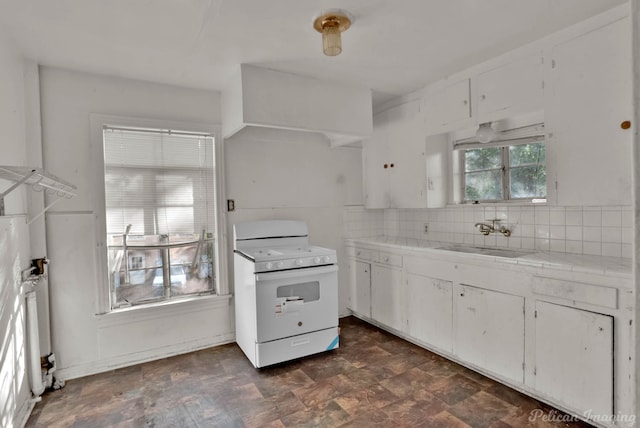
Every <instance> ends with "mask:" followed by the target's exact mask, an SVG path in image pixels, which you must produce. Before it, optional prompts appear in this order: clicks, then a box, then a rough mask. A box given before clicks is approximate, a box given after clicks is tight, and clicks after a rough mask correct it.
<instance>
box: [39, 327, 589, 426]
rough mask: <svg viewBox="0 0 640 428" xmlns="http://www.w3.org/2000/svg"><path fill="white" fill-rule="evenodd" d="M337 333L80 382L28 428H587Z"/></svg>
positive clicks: (451, 371) (424, 355)
mask: <svg viewBox="0 0 640 428" xmlns="http://www.w3.org/2000/svg"><path fill="white" fill-rule="evenodd" d="M340 325H341V328H342V329H341V330H342V331H341V341H340V348H339V349H337V350H334V351H331V352H328V353H323V354H318V355H315V356H311V357H307V358H303V359H300V360H295V361H291V362H288V363H283V364H279V365H276V366H273V367H268V368H264V369H260V370H256V369H255V368H253V366H252V365H251V363H249V361H248V360H247V359H246V358H245V356H244V354H243V353H242V351H241V350H240V348H238V346H237V345H236V344H229V345H223V346H218V347H215V348H210V349H205V350H202V351H197V352H192V353H189V354H185V355H179V356H176V357H171V358H165V359H162V360H158V361H153V362H149V363H144V364H139V365H136V366H132V367H127V368H123V369H118V370H113V371H110V372H106V373H101V374H98V375H94V376H88V377H85V378H81V379H74V380H71V381H69V382H67V385H66V386H65V388H64V389H62V390H59V391H54V392H50V393H47V394H45V395H44V396H43V398H42V401H41V402H40V403H38V404H37V405H36V407H35V409H34V411H33V413H32V414H31V417H30V419H29V421H28V423H27V425H26V426H27V427H144V426H147V427H338V426H342V427H367V428H369V427H495V428H502V427H547V426H551V427H587V426H589V425H587V424H585V423H582V422H578V421H569V422H566V417H567V415H564V414H562V413H560V412H558V411H557V410H554V409H553V408H551V407H549V406H546V405H544V404H541V403H540V402H538V401H536V400H534V399H532V398H529V397H527V396H525V395H522V394H520V393H518V392H516V391H514V390H512V389H510V388H507V387H506V386H503V385H501V384H499V383H496V382H494V381H492V380H490V379H488V378H486V377H484V376H481V375H479V374H477V373H475V372H473V371H471V370H468V369H466V368H464V367H462V366H460V365H458V364H455V363H453V362H451V361H448V360H446V359H444V358H442V357H440V356H438V355H436V354H433V353H431V352H429V351H426V350H424V349H422V348H419V347H417V346H415V345H413V344H411V343H409V342H406V341H404V340H402V339H399V338H397V337H395V336H393V335H391V334H388V333H386V332H384V331H382V330H380V329H378V328H376V327H374V326H371V325H369V324H367V323H364V322H362V321H360V320H358V319H357V318H354V317H347V318H343V319H341V320H340Z"/></svg>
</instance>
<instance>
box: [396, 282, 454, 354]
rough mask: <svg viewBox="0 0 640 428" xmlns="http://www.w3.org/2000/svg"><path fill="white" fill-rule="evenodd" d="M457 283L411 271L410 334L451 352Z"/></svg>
mask: <svg viewBox="0 0 640 428" xmlns="http://www.w3.org/2000/svg"><path fill="white" fill-rule="evenodd" d="M452 294H453V283H452V282H451V281H443V280H441V279H436V278H429V277H426V276H422V275H415V274H411V273H409V274H407V282H406V293H405V297H406V302H407V306H406V308H407V334H408V335H409V336H411V337H413V338H415V339H418V340H419V341H421V342H424V343H426V344H428V345H431V346H434V347H435V348H439V349H442V350H443V351H447V352H451V348H452V340H451V339H452V336H453V307H452V304H453V300H452Z"/></svg>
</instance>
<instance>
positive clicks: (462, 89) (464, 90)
mask: <svg viewBox="0 0 640 428" xmlns="http://www.w3.org/2000/svg"><path fill="white" fill-rule="evenodd" d="M470 119H471V92H470V82H469V79H463V80H460V81H459V82H456V83H453V84H451V85H449V86H446V87H444V88H441V89H438V90H434V91H433V92H431V93H429V94H428V95H426V97H425V125H426V129H427V132H428V134H440V133H442V132H448V131H451V130H454V129H460V128H461V127H464V126H468V124H469V121H470Z"/></svg>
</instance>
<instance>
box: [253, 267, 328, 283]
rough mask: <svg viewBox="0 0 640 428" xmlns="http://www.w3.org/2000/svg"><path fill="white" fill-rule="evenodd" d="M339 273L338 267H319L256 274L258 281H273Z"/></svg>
mask: <svg viewBox="0 0 640 428" xmlns="http://www.w3.org/2000/svg"><path fill="white" fill-rule="evenodd" d="M337 271H338V265H328V266H318V267H314V268H302V269H291V270H285V271H280V272H267V273H259V274H256V281H272V280H279V279H291V278H303V277H305V276H312V275H322V274H325V273H333V272H337Z"/></svg>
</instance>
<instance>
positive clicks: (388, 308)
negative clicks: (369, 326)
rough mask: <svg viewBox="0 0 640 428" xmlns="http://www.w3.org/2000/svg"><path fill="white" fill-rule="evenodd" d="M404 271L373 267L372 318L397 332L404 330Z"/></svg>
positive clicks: (375, 265)
mask: <svg viewBox="0 0 640 428" xmlns="http://www.w3.org/2000/svg"><path fill="white" fill-rule="evenodd" d="M403 294H404V293H403V292H402V270H401V269H397V268H393V267H387V266H381V265H377V264H372V265H371V318H373V319H374V320H376V321H378V322H379V323H381V324H384V325H386V326H389V327H391V328H393V329H395V330H398V331H402V330H403V328H402V327H403V321H402V320H403Z"/></svg>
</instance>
